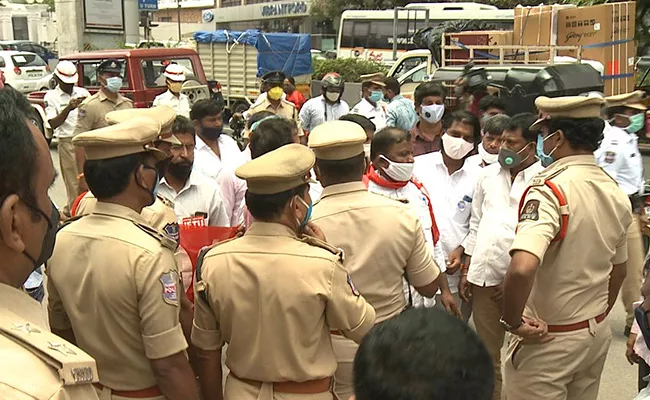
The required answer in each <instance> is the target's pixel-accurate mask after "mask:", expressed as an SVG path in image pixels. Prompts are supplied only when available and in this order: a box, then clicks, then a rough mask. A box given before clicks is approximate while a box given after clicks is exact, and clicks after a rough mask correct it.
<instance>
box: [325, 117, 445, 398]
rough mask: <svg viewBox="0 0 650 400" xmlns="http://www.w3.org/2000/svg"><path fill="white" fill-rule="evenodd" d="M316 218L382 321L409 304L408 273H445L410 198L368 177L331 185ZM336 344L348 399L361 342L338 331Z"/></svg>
mask: <svg viewBox="0 0 650 400" xmlns="http://www.w3.org/2000/svg"><path fill="white" fill-rule="evenodd" d="M321 126H324V125H321ZM312 221H313V222H314V223H315V224H316V225H318V226H319V227H320V228H321V229H322V230H323V233H324V234H325V237H326V238H327V240H328V241H329V242H330V243H331V244H332V245H334V246H336V247H340V248H341V249H342V250H343V253H344V254H345V257H346V262H345V267H346V269H347V270H348V272H349V273H350V276H351V277H352V281H353V282H354V284H355V285H356V286H357V287H358V288H359V292H360V293H361V294H362V295H363V297H365V298H366V300H368V302H369V303H370V304H372V306H373V307H374V308H375V310H376V311H377V322H381V321H384V320H386V319H388V318H391V317H393V316H395V315H398V314H399V313H400V312H402V310H403V309H404V307H405V306H406V300H405V298H404V293H403V291H402V278H403V277H404V275H405V274H406V277H407V278H408V281H409V283H410V284H411V285H413V286H414V287H422V286H426V285H428V284H430V283H432V282H433V281H434V280H435V279H436V278H437V277H438V275H439V274H440V270H439V269H438V267H437V265H436V264H435V262H434V261H433V257H432V256H431V253H430V252H429V250H428V248H427V244H426V240H425V238H424V234H423V233H422V228H421V226H420V221H419V219H418V218H417V216H416V215H414V214H413V213H412V212H411V211H410V209H409V207H408V206H407V205H405V204H402V203H400V202H398V201H396V200H392V199H389V198H386V197H383V196H380V195H376V194H373V193H369V192H368V191H367V189H366V187H365V186H364V184H363V183H362V182H352V183H345V184H340V185H332V186H328V187H326V188H325V189H324V190H323V194H322V196H321V199H320V201H319V202H318V203H317V204H316V205H315V206H314V212H313V215H312ZM332 344H333V345H334V352H335V354H336V360H337V362H338V369H337V371H336V394H337V395H338V396H339V397H340V398H341V399H347V398H349V397H350V396H351V395H352V394H353V390H352V362H353V360H354V356H355V354H356V351H357V345H356V344H355V343H353V342H351V341H350V340H347V339H345V338H343V337H342V336H340V335H333V336H332Z"/></svg>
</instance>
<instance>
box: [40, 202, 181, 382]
mask: <svg viewBox="0 0 650 400" xmlns="http://www.w3.org/2000/svg"><path fill="white" fill-rule="evenodd" d="M175 247H176V243H175V242H174V241H173V240H171V239H169V238H167V237H164V236H163V235H160V234H158V233H157V232H156V230H155V229H153V228H150V227H148V226H146V225H144V223H143V222H142V219H141V217H140V215H139V214H138V213H136V212H135V211H133V210H131V209H129V208H126V207H122V206H119V205H116V204H110V203H104V202H98V203H97V204H96V205H95V209H94V210H93V213H92V214H90V215H88V216H85V217H83V218H81V219H79V220H77V221H74V222H72V223H70V224H69V225H67V226H65V227H64V228H62V229H61V230H60V231H59V233H58V234H57V238H56V246H55V248H54V254H53V256H52V258H51V259H50V261H49V262H48V266H47V273H48V277H49V282H48V292H49V306H48V308H49V314H50V323H51V325H52V327H53V328H57V329H61V330H63V329H70V328H72V329H73V330H74V333H75V337H76V339H77V343H78V344H79V346H80V347H81V348H82V349H84V350H85V351H87V352H88V353H89V354H91V355H92V356H93V357H94V358H95V359H96V360H97V365H98V368H99V376H100V380H101V383H102V384H103V385H105V386H107V387H109V388H112V389H115V390H140V389H144V388H148V387H151V386H155V385H156V384H157V381H156V379H155V377H154V374H153V371H152V370H151V364H150V361H149V360H152V359H160V358H165V357H169V356H171V355H174V354H177V353H179V352H181V351H184V350H185V348H186V347H187V342H186V341H185V337H184V336H183V331H182V329H181V325H180V323H179V311H180V296H181V295H182V293H181V290H182V288H181V284H180V276H179V272H178V270H177V267H176V263H175V262H174V254H173V249H175Z"/></svg>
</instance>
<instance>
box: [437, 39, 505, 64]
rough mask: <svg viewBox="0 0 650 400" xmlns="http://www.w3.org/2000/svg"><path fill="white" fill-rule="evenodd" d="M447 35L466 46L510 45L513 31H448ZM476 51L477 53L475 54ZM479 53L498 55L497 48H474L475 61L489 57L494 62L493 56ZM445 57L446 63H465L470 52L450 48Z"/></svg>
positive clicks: (479, 61)
mask: <svg viewBox="0 0 650 400" xmlns="http://www.w3.org/2000/svg"><path fill="white" fill-rule="evenodd" d="M447 37H448V38H451V40H452V41H454V42H458V43H462V44H464V45H466V46H499V45H501V46H504V45H512V40H513V31H466V32H458V33H450V34H449V36H447ZM447 44H448V45H453V44H455V43H451V42H448V43H447ZM477 52H479V53H478V54H477ZM508 52H509V51H508V50H506V51H505V54H508ZM480 53H488V54H492V55H495V56H498V55H499V50H498V49H497V50H490V49H482V50H475V52H474V60H475V62H477V63H481V60H490V59H491V60H493V61H492V62H495V61H494V59H493V58H491V57H488V56H486V55H485V54H480ZM446 57H447V60H448V61H447V64H448V65H454V64H465V63H467V61H466V60H468V59H469V58H470V52H469V50H450V51H449V52H448V54H447V55H446ZM456 60H457V61H456Z"/></svg>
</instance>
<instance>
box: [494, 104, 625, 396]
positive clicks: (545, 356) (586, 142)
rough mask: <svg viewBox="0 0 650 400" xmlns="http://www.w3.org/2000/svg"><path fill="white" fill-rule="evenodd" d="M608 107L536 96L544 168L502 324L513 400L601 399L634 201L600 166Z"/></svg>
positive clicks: (524, 224) (526, 199)
mask: <svg viewBox="0 0 650 400" xmlns="http://www.w3.org/2000/svg"><path fill="white" fill-rule="evenodd" d="M602 104H603V100H602V99H600V98H589V97H581V96H576V97H559V98H554V99H550V98H548V97H539V98H537V100H535V105H536V106H537V108H538V109H539V111H540V113H541V115H542V118H540V119H539V120H537V121H536V122H535V123H534V124H533V125H532V126H531V129H533V130H539V132H540V133H539V135H538V141H537V156H538V158H539V159H540V161H541V162H542V165H543V166H545V167H547V168H546V169H545V170H544V171H542V172H541V173H540V174H539V175H538V176H536V177H535V178H533V180H532V181H531V187H530V188H529V189H528V190H527V191H526V192H525V193H524V195H523V200H522V207H521V208H520V211H519V212H520V214H519V224H518V226H517V234H516V236H515V239H514V242H513V244H512V247H511V250H510V254H511V255H512V261H511V263H510V267H509V269H508V272H507V274H506V278H505V286H504V313H503V317H502V318H501V324H502V326H503V327H504V329H505V330H506V331H509V332H510V333H512V336H511V340H510V344H509V348H508V353H507V354H508V356H507V358H506V360H507V361H506V363H505V391H506V397H507V398H512V399H528V398H544V399H553V400H554V399H568V400H571V399H585V400H587V399H589V400H595V399H596V397H597V396H598V386H599V383H600V375H601V373H602V370H603V366H604V364H605V358H606V356H607V350H608V348H609V344H610V342H611V338H612V334H611V331H610V328H609V326H608V323H607V321H606V320H605V318H606V316H607V314H608V313H609V311H610V310H611V308H612V307H613V306H614V303H615V301H616V297H617V296H618V292H619V290H620V288H621V284H622V283H623V279H624V278H625V271H626V266H625V262H626V260H627V237H626V236H627V231H628V228H629V226H630V224H631V222H632V213H631V210H630V202H629V199H628V198H627V196H626V195H625V193H623V191H622V190H621V189H620V188H619V187H618V185H617V184H616V182H615V181H614V180H613V179H612V178H611V177H610V176H608V175H607V173H605V172H604V171H603V170H602V169H601V168H599V167H598V165H597V164H596V162H595V160H594V156H593V152H594V151H595V150H596V149H597V148H598V144H599V142H600V140H601V139H602V132H603V126H604V123H603V121H602V119H600V118H599V117H600V108H601V105H602Z"/></svg>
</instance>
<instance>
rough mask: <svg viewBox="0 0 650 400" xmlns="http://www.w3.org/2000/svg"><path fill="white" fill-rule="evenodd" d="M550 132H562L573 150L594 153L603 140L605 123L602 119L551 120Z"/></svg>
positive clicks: (549, 122) (549, 123) (549, 121)
mask: <svg viewBox="0 0 650 400" xmlns="http://www.w3.org/2000/svg"><path fill="white" fill-rule="evenodd" d="M546 123H548V127H549V132H550V133H553V132H555V131H557V130H561V131H562V132H563V133H564V137H565V138H566V140H567V141H568V142H569V144H570V145H571V148H572V149H573V150H583V151H589V152H594V151H596V150H597V149H598V147H600V142H601V141H602V140H603V129H605V121H603V120H602V119H600V118H551V119H549V120H548V122H546Z"/></svg>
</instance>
